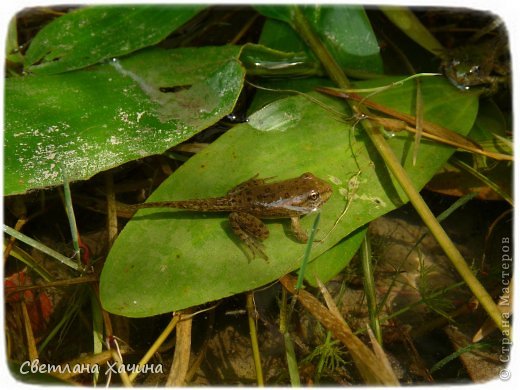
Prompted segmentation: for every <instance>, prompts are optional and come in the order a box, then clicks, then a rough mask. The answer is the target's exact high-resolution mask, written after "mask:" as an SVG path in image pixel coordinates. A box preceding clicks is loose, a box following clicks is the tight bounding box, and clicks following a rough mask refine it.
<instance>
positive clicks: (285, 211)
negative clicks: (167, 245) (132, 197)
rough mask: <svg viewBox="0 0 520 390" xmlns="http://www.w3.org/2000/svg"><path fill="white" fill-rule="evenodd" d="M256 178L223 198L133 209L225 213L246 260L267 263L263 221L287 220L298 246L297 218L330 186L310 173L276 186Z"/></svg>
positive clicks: (303, 238) (302, 236) (325, 196)
mask: <svg viewBox="0 0 520 390" xmlns="http://www.w3.org/2000/svg"><path fill="white" fill-rule="evenodd" d="M271 179H273V178H272V177H270V178H265V179H261V178H258V174H257V175H255V176H253V177H252V178H250V179H249V180H246V181H244V182H242V183H240V184H238V185H237V186H235V187H233V188H232V189H231V190H229V191H228V192H227V194H226V195H224V196H221V197H214V198H201V199H188V200H173V201H160V202H145V203H139V204H135V205H132V206H131V207H132V208H134V209H144V208H176V209H184V210H189V211H199V212H217V213H221V212H228V213H229V215H228V221H229V225H230V227H231V230H232V231H233V233H234V234H235V235H236V236H237V237H238V238H239V239H240V241H241V242H243V243H244V244H245V245H246V247H247V248H248V250H249V252H250V253H249V255H248V257H249V258H251V257H252V258H255V257H257V256H259V257H261V258H263V259H264V260H265V261H268V257H267V255H266V254H265V251H264V247H263V244H262V241H264V240H266V239H267V238H268V237H269V229H268V228H267V226H266V225H265V224H264V222H263V221H262V220H263V219H290V220H291V230H292V232H293V234H294V237H295V238H296V240H297V241H298V242H301V243H306V242H307V241H308V236H307V233H306V232H305V230H303V228H302V227H301V224H300V218H301V217H302V216H304V215H306V214H309V213H312V212H314V211H317V210H318V209H319V208H320V207H321V206H322V205H323V204H324V203H325V202H327V201H328V200H329V198H330V196H331V195H332V188H331V186H330V185H329V184H328V183H327V182H326V181H324V180H322V179H320V178H318V177H316V176H315V175H314V174H312V173H310V172H305V173H303V174H302V175H300V176H298V177H296V178H292V179H286V180H282V181H278V182H271V181H270V180H271Z"/></svg>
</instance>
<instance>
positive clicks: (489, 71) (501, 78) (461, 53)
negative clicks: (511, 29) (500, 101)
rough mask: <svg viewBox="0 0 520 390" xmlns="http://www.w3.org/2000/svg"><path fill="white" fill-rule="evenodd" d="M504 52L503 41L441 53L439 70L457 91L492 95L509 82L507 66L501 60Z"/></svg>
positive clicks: (488, 41) (505, 45)
mask: <svg viewBox="0 0 520 390" xmlns="http://www.w3.org/2000/svg"><path fill="white" fill-rule="evenodd" d="M505 53H507V44H506V42H505V41H504V40H503V39H488V40H485V41H482V42H480V43H478V44H477V43H470V44H467V45H463V46H460V47H456V48H453V49H450V50H446V51H445V52H444V53H442V55H441V58H442V62H441V69H442V71H443V72H444V74H445V75H446V77H447V78H448V80H449V81H450V82H451V83H452V84H453V85H454V86H456V87H457V88H459V89H461V90H464V91H468V90H470V89H479V90H480V91H481V92H483V93H484V94H486V95H491V94H493V93H495V92H496V91H497V90H498V87H499V85H500V84H504V83H507V82H508V81H509V79H508V73H509V67H508V65H507V64H506V63H504V61H503V60H502V59H503V57H504V54H505Z"/></svg>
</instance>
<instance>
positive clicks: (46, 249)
mask: <svg viewBox="0 0 520 390" xmlns="http://www.w3.org/2000/svg"><path fill="white" fill-rule="evenodd" d="M4 232H6V233H7V234H9V235H10V236H12V237H14V238H16V239H17V240H20V241H22V242H25V243H26V244H27V245H30V246H32V247H33V248H35V249H38V250H39V251H40V252H43V253H45V254H47V255H49V256H51V257H54V258H55V259H56V260H58V261H59V262H61V263H63V264H65V265H67V266H69V267H70V268H72V269H74V270H76V271H82V267H81V265H80V264H77V263H75V262H74V261H72V260H71V259H69V258H68V257H65V256H63V255H62V254H61V253H58V252H56V251H55V250H54V249H51V248H49V247H48V246H46V245H43V244H42V243H41V242H38V241H36V240H34V239H32V238H31V237H28V236H26V235H25V234H23V233H21V232H19V231H18V230H15V229H13V228H12V227H10V226H7V225H4Z"/></svg>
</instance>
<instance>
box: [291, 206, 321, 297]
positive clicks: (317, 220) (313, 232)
mask: <svg viewBox="0 0 520 390" xmlns="http://www.w3.org/2000/svg"><path fill="white" fill-rule="evenodd" d="M320 215H321V214H320V212H319V211H318V214H317V215H316V218H314V223H313V224H312V228H311V233H310V234H309V240H308V241H307V246H306V247H305V254H304V256H303V260H302V265H301V266H300V272H299V273H298V281H297V282H296V290H299V289H300V288H302V286H303V277H304V276H305V269H306V268H307V264H308V263H309V258H310V257H311V249H312V245H313V244H314V236H316V231H317V230H318V225H319V223H320Z"/></svg>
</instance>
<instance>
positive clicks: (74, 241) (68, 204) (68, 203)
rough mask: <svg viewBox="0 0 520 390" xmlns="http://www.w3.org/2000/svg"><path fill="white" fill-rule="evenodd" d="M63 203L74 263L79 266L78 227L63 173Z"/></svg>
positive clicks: (67, 181) (67, 183)
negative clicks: (74, 258)
mask: <svg viewBox="0 0 520 390" xmlns="http://www.w3.org/2000/svg"><path fill="white" fill-rule="evenodd" d="M63 198H64V199H63V203H64V204H65V212H66V213H67V218H68V220H69V227H70V234H71V236H72V245H73V247H74V254H75V256H74V257H76V261H77V262H78V264H79V265H80V266H81V253H80V249H79V233H78V225H77V224H76V216H75V214H74V208H73V207H72V194H71V192H70V185H69V180H68V179H67V176H66V175H65V173H64V174H63Z"/></svg>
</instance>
